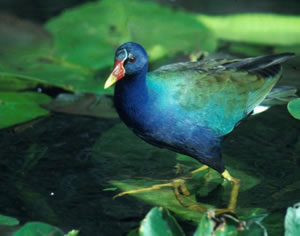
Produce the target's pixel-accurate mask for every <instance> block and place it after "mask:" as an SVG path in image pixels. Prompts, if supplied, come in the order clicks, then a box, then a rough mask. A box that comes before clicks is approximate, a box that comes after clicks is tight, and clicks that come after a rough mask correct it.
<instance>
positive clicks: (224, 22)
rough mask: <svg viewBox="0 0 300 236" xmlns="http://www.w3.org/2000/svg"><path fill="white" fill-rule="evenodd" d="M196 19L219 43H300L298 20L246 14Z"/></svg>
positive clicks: (206, 16) (199, 17)
mask: <svg viewBox="0 0 300 236" xmlns="http://www.w3.org/2000/svg"><path fill="white" fill-rule="evenodd" d="M196 18H197V19H198V20H199V21H200V22H201V23H204V24H205V25H206V26H207V27H208V28H209V29H210V30H212V31H213V32H214V33H215V35H216V36H217V37H218V38H219V39H225V40H229V41H238V42H247V43H256V44H266V45H291V44H299V41H300V28H299V25H300V17H299V16H289V15H279V14H263V13H255V14H254V13H249V14H234V15H226V16H208V15H198V16H197V17H196Z"/></svg>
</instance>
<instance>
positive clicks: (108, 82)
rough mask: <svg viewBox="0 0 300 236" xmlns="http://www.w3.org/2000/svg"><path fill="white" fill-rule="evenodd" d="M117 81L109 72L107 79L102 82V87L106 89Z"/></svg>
mask: <svg viewBox="0 0 300 236" xmlns="http://www.w3.org/2000/svg"><path fill="white" fill-rule="evenodd" d="M116 82H117V77H116V76H114V75H113V74H111V75H110V76H109V77H108V78H107V80H106V81H105V84H104V89H108V88H109V87H111V86H112V85H113V84H114V83H116Z"/></svg>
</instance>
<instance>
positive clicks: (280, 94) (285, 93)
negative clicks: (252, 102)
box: [252, 86, 298, 115]
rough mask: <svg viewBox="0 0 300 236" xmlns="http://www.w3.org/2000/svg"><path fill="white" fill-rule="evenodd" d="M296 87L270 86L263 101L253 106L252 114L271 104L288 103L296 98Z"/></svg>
mask: <svg viewBox="0 0 300 236" xmlns="http://www.w3.org/2000/svg"><path fill="white" fill-rule="evenodd" d="M296 93H297V88H296V87H293V86H276V87H274V88H272V90H271V91H270V93H269V94H268V96H267V97H266V98H265V99H264V100H263V102H262V103H261V104H260V105H259V106H257V107H255V108H254V110H253V113H252V115H256V114H259V113H261V112H263V111H266V110H267V109H269V108H270V107H271V106H275V105H283V104H288V103H289V101H291V100H293V99H295V98H297V97H298V96H297V94H296Z"/></svg>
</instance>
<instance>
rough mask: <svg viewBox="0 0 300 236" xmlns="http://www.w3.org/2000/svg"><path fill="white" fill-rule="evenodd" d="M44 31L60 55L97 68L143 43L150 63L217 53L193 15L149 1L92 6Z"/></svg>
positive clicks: (54, 21) (56, 20)
mask: <svg viewBox="0 0 300 236" xmlns="http://www.w3.org/2000/svg"><path fill="white" fill-rule="evenodd" d="M145 9H147V11H145ZM141 12H143V14H141ZM46 26H47V28H48V29H49V30H50V31H51V32H52V33H53V35H54V36H55V45H56V48H57V53H58V54H60V55H64V58H65V60H67V61H70V62H72V63H76V64H81V65H85V66H88V67H91V68H94V69H95V68H103V67H107V66H111V65H112V63H113V57H114V50H115V48H116V47H117V46H118V45H120V44H121V43H124V42H126V41H136V42H140V43H141V44H142V45H143V46H145V48H146V49H147V50H148V52H149V54H150V59H151V58H152V57H153V58H156V59H158V58H160V57H163V56H166V55H174V54H175V53H177V52H178V51H188V50H193V49H194V48H201V49H202V50H208V51H212V50H215V48H216V41H215V39H214V36H213V35H212V34H211V33H210V31H209V30H208V29H207V28H206V27H205V26H204V25H203V24H202V23H200V22H198V21H197V20H195V19H194V17H193V16H192V15H191V14H188V13H186V12H184V11H182V10H177V11H174V10H171V9H170V8H168V7H164V6H161V5H159V4H157V3H153V2H149V1H137V0H133V1H125V0H103V1H99V2H96V3H88V4H85V5H82V6H80V7H79V8H74V9H72V10H69V11H66V12H65V13H64V14H63V15H61V16H59V17H57V18H54V19H52V20H50V21H49V22H48V23H47V25H46ZM66 28H67V29H68V31H66V30H65V29H66ZM170 28H176V30H169V29H170ZM79 32H80V33H79Z"/></svg>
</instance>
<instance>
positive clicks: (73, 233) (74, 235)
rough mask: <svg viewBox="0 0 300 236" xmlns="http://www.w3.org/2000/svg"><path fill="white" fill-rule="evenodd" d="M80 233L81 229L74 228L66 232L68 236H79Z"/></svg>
mask: <svg viewBox="0 0 300 236" xmlns="http://www.w3.org/2000/svg"><path fill="white" fill-rule="evenodd" d="M78 234H79V230H75V229H73V230H71V231H70V232H68V233H67V234H66V236H77V235H78Z"/></svg>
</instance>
